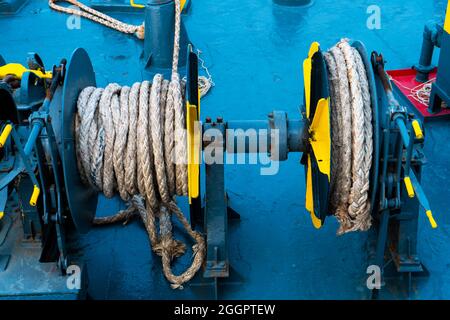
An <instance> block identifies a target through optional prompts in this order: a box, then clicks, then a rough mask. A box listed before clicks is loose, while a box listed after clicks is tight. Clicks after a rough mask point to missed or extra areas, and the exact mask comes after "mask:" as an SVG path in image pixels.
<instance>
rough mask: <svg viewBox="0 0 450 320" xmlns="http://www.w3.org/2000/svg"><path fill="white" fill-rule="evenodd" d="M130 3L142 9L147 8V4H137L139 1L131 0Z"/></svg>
mask: <svg viewBox="0 0 450 320" xmlns="http://www.w3.org/2000/svg"><path fill="white" fill-rule="evenodd" d="M130 5H131V6H132V7H133V8H140V9H142V8H145V6H144V5H143V4H137V3H135V2H134V0H130Z"/></svg>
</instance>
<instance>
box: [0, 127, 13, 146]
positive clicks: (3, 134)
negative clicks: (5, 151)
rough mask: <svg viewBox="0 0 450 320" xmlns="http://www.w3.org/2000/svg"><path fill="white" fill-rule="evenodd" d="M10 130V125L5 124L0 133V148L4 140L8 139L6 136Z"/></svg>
mask: <svg viewBox="0 0 450 320" xmlns="http://www.w3.org/2000/svg"><path fill="white" fill-rule="evenodd" d="M11 131H12V125H10V124H7V125H6V126H5V129H3V132H2V134H1V135H0V148H3V147H4V145H5V143H6V140H8V137H9V134H10V133H11Z"/></svg>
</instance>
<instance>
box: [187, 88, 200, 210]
mask: <svg viewBox="0 0 450 320" xmlns="http://www.w3.org/2000/svg"><path fill="white" fill-rule="evenodd" d="M199 97H200V95H199ZM199 104H200V98H199ZM186 108H187V110H186V129H187V151H188V192H189V203H191V199H193V198H198V196H199V189H200V187H199V176H200V152H201V150H200V148H201V143H200V142H201V136H200V132H201V129H200V123H199V118H200V106H199V107H198V108H197V107H196V106H195V105H191V104H190V103H189V102H187V103H186Z"/></svg>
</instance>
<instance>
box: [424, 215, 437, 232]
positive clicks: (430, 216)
mask: <svg viewBox="0 0 450 320" xmlns="http://www.w3.org/2000/svg"><path fill="white" fill-rule="evenodd" d="M426 214H427V217H428V221H430V225H431V227H432V228H433V229H436V228H437V226H438V225H437V223H436V220H434V217H433V213H432V212H431V210H427V212H426Z"/></svg>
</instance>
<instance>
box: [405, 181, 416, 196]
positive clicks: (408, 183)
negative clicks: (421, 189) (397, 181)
mask: <svg viewBox="0 0 450 320" xmlns="http://www.w3.org/2000/svg"><path fill="white" fill-rule="evenodd" d="M403 181H404V182H405V187H406V192H408V197H410V198H414V194H415V193H414V187H413V185H412V183H411V178H410V177H408V176H406V177H404V178H403Z"/></svg>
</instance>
